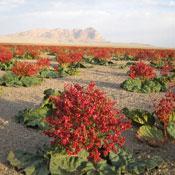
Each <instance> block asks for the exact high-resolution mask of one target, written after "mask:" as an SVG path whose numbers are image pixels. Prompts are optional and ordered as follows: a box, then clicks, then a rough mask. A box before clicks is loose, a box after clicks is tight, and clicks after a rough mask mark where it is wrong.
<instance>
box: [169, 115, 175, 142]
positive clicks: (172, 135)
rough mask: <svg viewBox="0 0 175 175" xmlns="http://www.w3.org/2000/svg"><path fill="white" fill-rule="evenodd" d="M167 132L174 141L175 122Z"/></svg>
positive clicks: (170, 123) (170, 124) (171, 123)
mask: <svg viewBox="0 0 175 175" xmlns="http://www.w3.org/2000/svg"><path fill="white" fill-rule="evenodd" d="M173 119H174V118H173ZM167 132H168V134H169V135H170V136H171V137H172V138H173V139H175V122H169V124H168V127H167Z"/></svg>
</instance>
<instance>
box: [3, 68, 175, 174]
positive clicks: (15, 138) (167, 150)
mask: <svg viewBox="0 0 175 175" xmlns="http://www.w3.org/2000/svg"><path fill="white" fill-rule="evenodd" d="M126 72H127V69H119V68H118V66H94V67H93V68H88V69H81V70H80V74H79V75H78V76H71V77H66V78H63V79H54V80H53V79H46V80H45V81H44V82H43V83H42V84H41V85H40V86H35V87H29V88H25V87H20V88H14V87H3V91H4V92H3V95H2V96H1V97H0V175H13V174H16V173H15V172H14V171H12V170H11V169H10V168H9V167H8V165H7V162H6V156H7V153H8V152H9V151H10V150H17V149H22V150H27V151H31V152H34V151H35V150H36V149H37V148H38V147H41V146H42V145H43V144H45V143H48V139H47V138H46V137H44V136H43V135H41V133H40V132H38V131H36V130H33V129H29V128H25V127H24V126H22V125H21V124H17V123H15V119H14V115H15V114H17V113H18V111H19V110H22V109H25V108H30V107H35V106H37V105H38V104H39V103H40V102H41V101H42V98H43V91H44V90H45V89H48V88H55V89H60V90H62V89H63V87H64V83H80V84H82V85H87V84H88V83H89V82H90V81H94V82H95V83H96V84H97V86H98V87H100V88H102V89H103V90H104V91H106V92H107V94H108V95H109V96H111V97H112V98H114V99H116V100H117V101H118V106H119V108H123V107H129V108H142V109H147V110H150V111H152V110H153V106H154V103H155V102H156V101H158V100H159V99H160V98H161V97H162V96H163V95H164V94H163V93H152V94H139V93H130V92H126V91H124V90H122V89H121V88H120V83H122V82H123V81H124V80H125V79H127V75H126ZM0 74H3V72H0ZM126 137H127V142H126V146H127V147H128V148H129V149H130V150H131V151H132V152H137V151H142V152H144V151H149V152H155V153H157V154H161V155H162V156H163V157H164V158H166V159H168V160H170V161H175V155H174V152H175V146H174V145H172V144H166V145H164V146H162V147H160V148H151V147H149V146H147V145H146V144H142V143H139V142H138V141H137V140H136V138H135V137H134V131H130V132H128V133H126Z"/></svg>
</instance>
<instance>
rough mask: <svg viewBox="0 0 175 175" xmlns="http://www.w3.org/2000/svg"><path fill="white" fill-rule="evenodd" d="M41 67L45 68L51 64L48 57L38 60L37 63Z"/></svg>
mask: <svg viewBox="0 0 175 175" xmlns="http://www.w3.org/2000/svg"><path fill="white" fill-rule="evenodd" d="M36 64H37V65H38V67H39V69H45V68H48V67H49V66H50V60H49V59H48V58H41V59H38V60H37V63H36Z"/></svg>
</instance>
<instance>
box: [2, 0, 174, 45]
mask: <svg viewBox="0 0 175 175" xmlns="http://www.w3.org/2000/svg"><path fill="white" fill-rule="evenodd" d="M86 27H94V28H95V29H96V30H98V31H99V32H100V33H101V34H102V35H103V37H104V38H105V39H106V40H108V41H112V42H122V43H126V42H137V43H145V44H153V45H157V46H166V47H175V0H0V34H8V33H14V32H19V31H25V30H29V29H34V28H66V29H72V28H86Z"/></svg>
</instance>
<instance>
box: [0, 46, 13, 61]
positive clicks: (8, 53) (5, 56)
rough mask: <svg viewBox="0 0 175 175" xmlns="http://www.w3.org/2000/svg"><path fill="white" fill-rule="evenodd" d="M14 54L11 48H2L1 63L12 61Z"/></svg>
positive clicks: (0, 52)
mask: <svg viewBox="0 0 175 175" xmlns="http://www.w3.org/2000/svg"><path fill="white" fill-rule="evenodd" d="M12 57H13V54H12V52H11V51H10V50H8V49H6V48H2V47H1V48H0V62H1V63H8V62H10V61H11V59H12Z"/></svg>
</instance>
